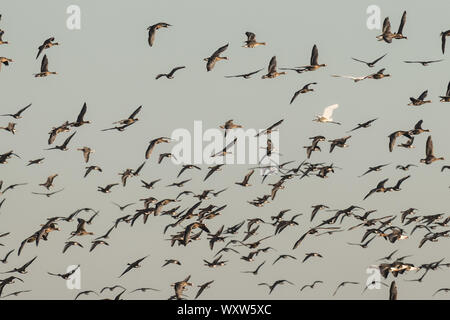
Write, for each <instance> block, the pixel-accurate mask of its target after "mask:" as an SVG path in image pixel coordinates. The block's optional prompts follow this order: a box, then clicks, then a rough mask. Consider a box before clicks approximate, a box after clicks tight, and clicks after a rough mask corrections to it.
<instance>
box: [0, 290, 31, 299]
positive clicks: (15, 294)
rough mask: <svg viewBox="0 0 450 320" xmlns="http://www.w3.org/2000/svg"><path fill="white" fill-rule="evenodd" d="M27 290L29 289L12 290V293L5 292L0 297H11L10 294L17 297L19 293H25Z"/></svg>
mask: <svg viewBox="0 0 450 320" xmlns="http://www.w3.org/2000/svg"><path fill="white" fill-rule="evenodd" d="M27 292H31V290H20V291H15V292H12V293H8V294H6V295H4V296H1V298H2V299H4V298H7V297H11V296H15V297H17V296H18V295H19V294H22V293H27Z"/></svg>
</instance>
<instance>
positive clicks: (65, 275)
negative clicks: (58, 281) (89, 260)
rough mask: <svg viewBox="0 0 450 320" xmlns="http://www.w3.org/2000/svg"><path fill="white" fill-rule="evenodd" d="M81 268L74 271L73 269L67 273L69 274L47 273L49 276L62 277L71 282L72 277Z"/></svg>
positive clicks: (77, 267)
mask: <svg viewBox="0 0 450 320" xmlns="http://www.w3.org/2000/svg"><path fill="white" fill-rule="evenodd" d="M79 268H80V265H78V266H76V267H75V268H74V269H72V270H71V271H69V272H67V273H51V272H47V273H48V274H49V275H51V276H56V277H60V278H62V279H64V280H69V279H70V277H71V276H72V275H73V274H74V273H75V272H76V271H77V270H78V269H79Z"/></svg>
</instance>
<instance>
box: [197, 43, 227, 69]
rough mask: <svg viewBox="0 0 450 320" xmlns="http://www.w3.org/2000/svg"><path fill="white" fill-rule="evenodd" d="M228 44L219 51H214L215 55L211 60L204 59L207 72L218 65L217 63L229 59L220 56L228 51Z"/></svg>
mask: <svg viewBox="0 0 450 320" xmlns="http://www.w3.org/2000/svg"><path fill="white" fill-rule="evenodd" d="M228 45H229V44H228V43H227V44H226V45H224V46H222V47H220V48H219V49H217V50H216V51H214V53H213V54H212V55H211V56H210V57H209V58H205V59H203V60H204V61H206V70H207V71H211V70H212V69H213V68H214V66H215V65H216V62H217V61H219V60H228V57H221V56H220V54H221V53H222V52H224V51H225V50H227V48H228Z"/></svg>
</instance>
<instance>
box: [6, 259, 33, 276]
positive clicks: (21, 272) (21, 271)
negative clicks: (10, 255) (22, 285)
mask: <svg viewBox="0 0 450 320" xmlns="http://www.w3.org/2000/svg"><path fill="white" fill-rule="evenodd" d="M36 259H37V256H36V257H34V258H33V259H31V260H30V261H28V262H27V263H25V264H24V265H23V266H21V267H19V268H14V269H12V270H10V271H6V272H2V273H14V272H18V273H20V274H26V273H28V271H27V268H28V267H29V266H30V265H31V264H32V263H33V262H34V260H36Z"/></svg>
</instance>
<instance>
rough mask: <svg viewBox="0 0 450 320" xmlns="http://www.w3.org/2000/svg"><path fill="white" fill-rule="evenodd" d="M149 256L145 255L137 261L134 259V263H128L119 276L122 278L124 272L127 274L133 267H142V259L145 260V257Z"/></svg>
mask: <svg viewBox="0 0 450 320" xmlns="http://www.w3.org/2000/svg"><path fill="white" fill-rule="evenodd" d="M147 257H148V255H147V256H145V257H143V258H141V259H138V260H136V261H134V262H132V263H127V265H128V267H127V268H126V269H125V270H124V271H123V272H122V274H121V275H120V276H119V278H121V277H122V276H123V275H124V274H126V273H127V272H129V271H130V270H132V269H135V268H140V267H141V265H140V263H141V262H142V261H144V260H145V258H147Z"/></svg>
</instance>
